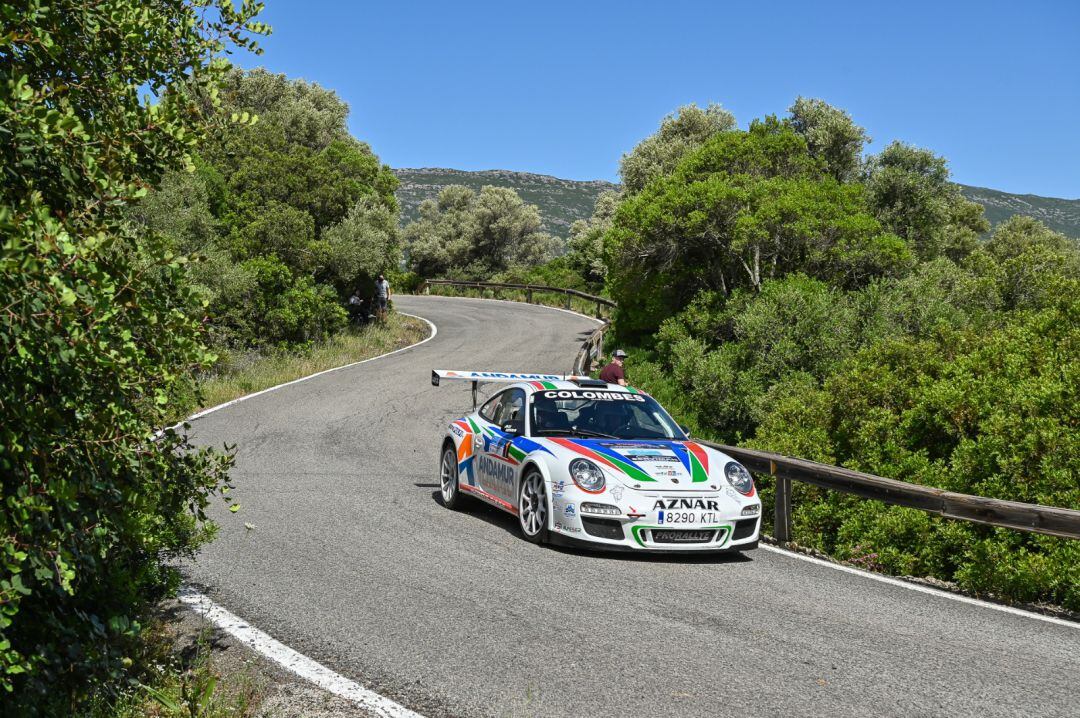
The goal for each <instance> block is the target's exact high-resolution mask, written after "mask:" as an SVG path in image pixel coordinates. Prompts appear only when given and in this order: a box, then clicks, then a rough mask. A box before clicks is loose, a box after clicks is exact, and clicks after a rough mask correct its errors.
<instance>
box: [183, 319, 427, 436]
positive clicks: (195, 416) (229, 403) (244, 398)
mask: <svg viewBox="0 0 1080 718" xmlns="http://www.w3.org/2000/svg"><path fill="white" fill-rule="evenodd" d="M397 314H400V315H402V316H404V317H412V318H413V319H419V320H420V321H422V322H425V323H426V324H427V325H428V326H429V327H431V336H429V337H428V338H427V339H422V340H421V341H418V342H416V343H415V344H410V345H409V346H407V347H401V348H400V349H395V350H394V351H392V352H386V353H385V354H380V355H379V356H376V357H370V358H368V359H361V360H360V361H354V362H352V363H351V364H342V365H341V366H336V367H334V368H333V369H324V370H323V371H319V372H315V373H314V374H308V375H307V376H302V377H300V378H299V379H293V380H292V381H287V382H285V383H284V384H277V385H275V386H272V387H269V388H267V389H262V390H260V391H256V392H253V393H251V394H245V395H244V396H241V397H238V398H236V399H233V400H231V401H227V402H225V403H224V404H218V405H217V406H212V407H210V408H209V409H203V410H202V411H200V412H198V413H195V414H192V415H191V416H189V417H188V418H186V419H184V421H181V422H180V423H178V424H175V425H173V426H172V427H171V428H173V429H177V428H179V427H180V426H182V425H183V424H184V423H186V422H189V421H194V420H195V419H200V418H202V417H204V416H206V415H207V414H213V413H214V412H215V411H218V410H219V409H224V408H225V407H227V406H232V405H233V404H239V403H240V402H242V401H247V400H248V399H253V398H255V397H257V396H259V395H261V394H266V393H267V392H271V391H276V390H278V389H280V388H282V387H285V386H292V385H293V384H299V383H300V382H302V381H307V380H308V379H314V378H315V377H317V376H322V375H323V374H330V373H333V372H335V371H341V370H342V369H348V368H349V367H354V366H358V365H360V364H366V363H368V362H369V361H375V360H376V359H382V358H383V357H388V356H392V355H394V354H397V353H399V352H403V351H408V350H409V349H413V348H415V347H418V346H420V345H421V344H427V343H428V342H430V341H431V340H432V339H434V338H435V335H436V334H438V333H439V328H438V327H436V326H435V325H434V324H433V323H432V322H431V321H429V320H427V319H424V318H423V317H418V316H416V315H415V314H406V313H405V312H397Z"/></svg>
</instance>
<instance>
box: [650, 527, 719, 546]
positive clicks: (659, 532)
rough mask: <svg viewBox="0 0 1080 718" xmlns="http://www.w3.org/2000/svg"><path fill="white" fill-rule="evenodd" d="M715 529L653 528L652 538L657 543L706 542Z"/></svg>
mask: <svg viewBox="0 0 1080 718" xmlns="http://www.w3.org/2000/svg"><path fill="white" fill-rule="evenodd" d="M713 533H714V532H713V531H710V530H704V529H702V530H698V531H686V530H683V531H679V530H674V529H653V532H652V540H653V541H654V542H655V543H705V542H706V541H710V540H711V539H712V537H713Z"/></svg>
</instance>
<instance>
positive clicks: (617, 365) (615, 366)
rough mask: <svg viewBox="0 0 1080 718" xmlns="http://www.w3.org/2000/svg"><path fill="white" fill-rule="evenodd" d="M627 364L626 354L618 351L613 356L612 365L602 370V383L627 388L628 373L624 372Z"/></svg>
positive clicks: (620, 350)
mask: <svg viewBox="0 0 1080 718" xmlns="http://www.w3.org/2000/svg"><path fill="white" fill-rule="evenodd" d="M624 362H626V352H624V351H623V350H622V349H616V350H615V353H614V354H612V355H611V363H610V364H608V365H607V366H606V367H604V368H603V369H601V370H600V381H606V382H607V383H608V384H618V385H619V386H626V372H625V371H623V363H624Z"/></svg>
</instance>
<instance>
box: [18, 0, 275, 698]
mask: <svg viewBox="0 0 1080 718" xmlns="http://www.w3.org/2000/svg"><path fill="white" fill-rule="evenodd" d="M260 8H261V6H260V5H259V4H257V3H250V2H245V3H244V4H243V5H242V7H241V9H239V10H237V9H235V8H234V6H233V4H232V3H231V2H224V1H222V2H210V3H206V2H198V3H196V2H180V1H178V2H168V3H152V4H147V3H143V2H134V1H133V0H110V1H108V2H82V1H78V0H55V1H54V2H49V3H44V2H35V1H30V2H22V3H15V4H11V3H8V4H5V5H3V6H2V9H0V17H2V18H3V24H4V32H3V33H2V35H0V57H2V58H3V60H2V62H0V127H2V128H3V134H4V136H5V137H6V138H7V139H6V140H5V141H4V142H0V158H2V162H3V167H4V181H3V183H2V184H0V228H2V229H3V233H4V238H5V239H4V245H3V249H2V250H0V294H2V295H3V296H4V298H5V299H4V302H5V311H4V312H3V315H2V316H0V351H2V352H3V354H4V357H5V359H4V371H3V381H2V382H0V447H2V448H0V477H2V478H0V481H2V483H3V497H4V500H3V508H2V509H0V556H2V560H3V564H2V568H0V574H2V575H0V686H2V687H3V689H4V690H3V691H2V692H0V712H2V713H3V714H4V715H24V714H35V713H43V714H58V715H69V714H70V713H71V711H72V710H73V708H74V706H76V705H77V704H78V703H79V702H80V701H81V700H82V699H83V698H84V697H86V696H87V695H88V694H90V693H92V692H94V691H99V690H115V689H117V688H119V687H120V686H122V685H124V683H125V680H124V678H125V675H124V674H125V668H124V666H125V658H126V657H127V652H128V650H129V649H130V647H131V641H132V640H134V639H135V638H137V637H138V634H139V631H140V624H139V622H138V616H139V614H140V611H141V610H142V609H143V608H144V607H145V605H146V603H147V601H149V600H152V599H153V598H155V597H157V596H160V595H161V593H162V592H163V591H165V590H167V589H168V588H169V587H171V586H175V584H176V581H177V577H176V574H175V571H174V570H172V569H170V568H168V562H169V561H170V560H171V559H174V558H175V557H178V556H184V555H189V554H191V553H192V552H193V551H194V550H195V548H196V547H197V546H198V545H199V544H200V543H201V542H202V541H204V540H205V539H206V538H208V537H209V536H210V534H211V530H210V528H209V526H208V525H207V524H206V523H205V516H204V514H203V510H204V508H205V507H206V505H207V502H208V501H209V500H210V498H211V497H212V496H213V495H214V494H215V493H216V492H217V491H218V490H219V489H221V487H222V483H223V481H224V479H225V471H226V469H227V464H228V460H227V459H226V458H224V457H222V456H220V455H215V454H212V453H208V452H206V451H195V450H192V449H191V447H189V446H188V445H187V443H186V440H185V438H184V437H183V436H182V435H181V434H180V433H177V432H175V431H173V430H171V429H169V430H166V431H164V432H163V433H162V434H161V435H160V436H159V438H158V440H157V441H154V440H152V439H153V437H154V432H155V429H156V428H157V427H161V426H165V425H166V424H167V423H168V417H169V413H170V410H169V409H168V408H167V407H168V405H169V401H170V397H172V396H173V395H174V394H175V392H176V391H177V390H178V386H179V384H180V383H181V382H182V381H183V380H184V379H185V378H186V377H187V376H188V375H189V373H190V372H191V370H192V369H193V368H195V367H199V366H205V365H206V364H207V363H208V362H209V361H211V359H212V357H211V356H210V355H208V353H207V352H206V350H205V347H204V346H203V345H202V336H203V335H202V331H201V329H200V325H199V322H198V321H197V319H196V318H194V317H192V316H190V315H189V313H188V312H187V311H186V308H187V307H188V306H190V303H191V301H192V300H191V298H190V297H189V296H187V292H186V290H185V286H186V279H185V266H186V262H187V258H186V257H185V256H182V255H178V254H176V253H175V252H174V251H172V250H171V248H170V247H169V246H168V243H167V242H164V241H162V240H161V239H160V237H158V236H157V235H154V234H152V233H151V234H147V235H145V236H139V235H137V234H135V231H134V227H135V225H133V224H132V223H131V222H129V221H127V220H126V218H125V209H126V208H128V207H130V205H131V204H132V203H133V202H134V201H135V200H136V198H138V197H140V196H141V195H143V194H144V193H145V192H146V191H147V188H149V187H152V186H155V185H156V184H157V183H158V182H159V181H160V180H161V177H162V175H163V174H164V173H165V172H167V171H168V170H170V169H173V168H179V167H182V166H184V165H185V164H188V163H189V162H190V159H189V153H190V152H191V150H192V148H193V147H194V146H195V143H196V142H198V141H199V139H200V137H201V136H202V134H203V130H204V127H205V124H206V123H207V121H208V117H207V114H206V110H207V106H206V104H205V101H206V98H212V97H213V89H212V88H213V87H214V85H215V84H216V83H217V82H218V80H219V79H220V78H221V76H222V73H223V72H224V69H225V64H224V63H223V62H222V61H220V60H215V59H214V58H216V57H219V56H220V55H221V53H222V52H223V51H224V50H225V48H226V46H227V45H228V44H235V45H239V46H243V47H252V46H253V43H252V41H251V40H250V33H253V32H254V33H258V32H263V31H264V30H265V28H264V27H263V26H262V25H261V24H259V23H258V22H256V21H255V19H254V17H255V15H256V14H257V12H258V11H259V10H260ZM145 91H149V92H151V93H152V94H153V96H154V97H155V98H156V100H155V101H154V102H149V101H148V102H144V101H143V100H142V99H141V98H140V93H142V92H145ZM92 679H101V680H100V682H93V681H92Z"/></svg>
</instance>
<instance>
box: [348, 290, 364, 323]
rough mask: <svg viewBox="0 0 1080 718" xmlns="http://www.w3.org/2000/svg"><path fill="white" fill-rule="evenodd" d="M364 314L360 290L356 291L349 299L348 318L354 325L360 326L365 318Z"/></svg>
mask: <svg viewBox="0 0 1080 718" xmlns="http://www.w3.org/2000/svg"><path fill="white" fill-rule="evenodd" d="M365 314H366V312H365V311H364V299H363V298H362V297H361V296H360V290H359V289H357V290H356V291H355V292H353V293H352V295H351V296H350V297H349V317H350V318H351V319H352V321H353V323H354V324H361V323H363V321H364V319H365V318H366V317H365Z"/></svg>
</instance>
